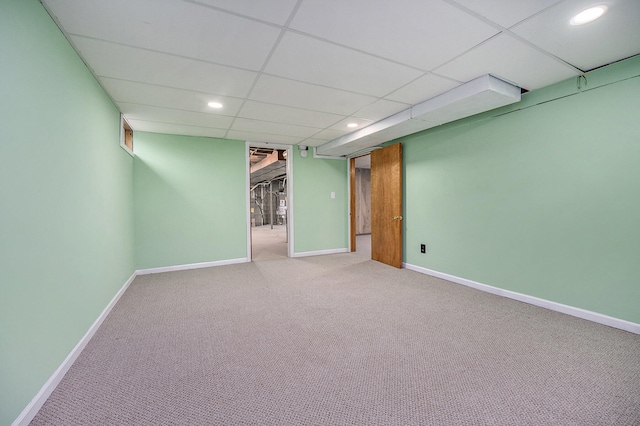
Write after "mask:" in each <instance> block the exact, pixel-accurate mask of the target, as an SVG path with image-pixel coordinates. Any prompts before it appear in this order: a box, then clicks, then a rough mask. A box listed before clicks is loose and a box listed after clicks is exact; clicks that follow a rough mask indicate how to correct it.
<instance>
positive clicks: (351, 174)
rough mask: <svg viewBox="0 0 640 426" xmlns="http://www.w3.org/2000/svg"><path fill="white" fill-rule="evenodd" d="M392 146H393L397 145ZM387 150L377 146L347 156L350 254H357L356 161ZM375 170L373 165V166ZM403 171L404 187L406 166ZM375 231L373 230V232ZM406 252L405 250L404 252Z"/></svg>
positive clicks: (402, 227) (402, 168)
mask: <svg viewBox="0 0 640 426" xmlns="http://www.w3.org/2000/svg"><path fill="white" fill-rule="evenodd" d="M395 143H402V142H399V141H398V142H395ZM395 143H394V144H392V145H395ZM382 148H385V147H384V146H376V147H373V148H371V149H368V150H366V152H363V151H360V152H358V153H357V155H353V156H347V159H348V160H349V161H348V162H347V165H348V166H347V180H348V183H347V188H348V199H349V206H348V208H347V223H348V228H349V230H348V244H349V246H348V247H349V251H350V252H355V251H356V249H357V247H356V237H355V233H356V225H355V221H356V218H355V204H356V200H355V198H356V197H355V190H356V188H355V186H356V182H355V159H356V158H358V157H363V156H365V155H371V153H372V152H373V151H376V150H378V149H382ZM371 167H372V168H373V165H372V166H371ZM400 170H401V177H400V178H401V179H402V181H403V186H404V166H402V167H401V168H400ZM403 192H404V188H403ZM402 198H403V201H402V205H401V207H400V208H401V212H402V213H404V197H402ZM371 207H372V208H373V205H371ZM404 223H405V222H404V220H401V224H402V225H401V229H402V238H403V240H404V226H405V225H404ZM372 231H373V230H372ZM371 244H372V247H371V249H372V252H373V241H372V243H371ZM403 249H404V241H403V243H402V250H403ZM403 251H404V250H403ZM402 257H404V253H401V258H402Z"/></svg>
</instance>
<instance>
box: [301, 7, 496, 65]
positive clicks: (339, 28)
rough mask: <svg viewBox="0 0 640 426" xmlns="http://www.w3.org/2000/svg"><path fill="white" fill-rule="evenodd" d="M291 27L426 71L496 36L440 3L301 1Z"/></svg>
mask: <svg viewBox="0 0 640 426" xmlns="http://www.w3.org/2000/svg"><path fill="white" fill-rule="evenodd" d="M291 27H292V28H294V29H297V30H300V31H302V32H305V33H309V34H313V35H316V36H319V37H322V38H325V39H327V40H331V41H334V42H336V43H340V44H342V45H345V46H349V47H353V48H355V49H360V50H362V51H365V52H368V53H373V54H376V55H379V56H382V57H384V58H389V59H392V60H395V61H398V62H401V63H403V64H407V65H411V66H414V67H417V68H420V69H422V70H425V71H428V70H431V69H433V68H435V67H437V66H438V65H441V64H442V63H444V62H446V61H448V60H450V59H452V58H454V57H456V56H457V55H459V54H461V53H463V52H464V51H466V50H467V49H470V48H471V47H473V46H475V45H477V44H479V43H481V42H482V41H483V40H486V39H487V38H489V37H491V36H493V35H495V34H496V33H497V32H498V30H496V29H495V28H493V27H492V26H491V25H488V24H486V23H484V22H482V21H481V20H479V19H477V18H475V17H473V16H471V15H469V14H466V13H464V12H463V11H461V10H460V9H458V8H457V7H455V6H452V5H450V4H448V3H446V2H444V1H441V0H429V1H415V0H396V1H389V0H352V1H343V0H305V1H304V2H303V3H302V5H301V6H300V9H299V10H298V12H297V14H296V16H295V17H294V19H293V21H292V22H291Z"/></svg>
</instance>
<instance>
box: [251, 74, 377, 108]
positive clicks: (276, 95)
mask: <svg viewBox="0 0 640 426" xmlns="http://www.w3.org/2000/svg"><path fill="white" fill-rule="evenodd" d="M249 99H252V100H255V101H262V102H267V103H273V104H278V105H284V106H289V107H294V108H302V109H307V110H314V111H322V112H328V113H333V114H338V115H351V114H352V113H353V112H354V111H357V110H359V109H360V108H362V107H364V106H365V105H368V104H370V103H371V102H373V101H374V100H375V99H376V98H374V97H372V96H367V95H360V94H357V93H351V92H346V91H343V90H337V89H331V88H328V87H321V86H316V85H313V84H307V83H300V82H297V81H292V80H287V79H284V78H279V77H273V76H269V75H262V76H261V77H260V79H259V80H258V82H257V83H256V86H255V87H254V88H253V91H252V92H251V94H250V96H249Z"/></svg>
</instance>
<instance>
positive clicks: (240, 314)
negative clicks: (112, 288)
mask: <svg viewBox="0 0 640 426" xmlns="http://www.w3.org/2000/svg"><path fill="white" fill-rule="evenodd" d="M32 424H33V425H52V424H53V425H129V424H137V425H172V424H192V425H581V426H583V425H616V426H618V425H639V424H640V336H639V335H635V334H631V333H628V332H624V331H620V330H617V329H613V328H609V327H606V326H602V325H598V324H595V323H591V322H588V321H585V320H581V319H577V318H574V317H570V316H567V315H563V314H559V313H555V312H551V311H548V310H545V309H542V308H538V307H535V306H531V305H527V304H524V303H520V302H517V301H514V300H510V299H505V298H501V297H498V296H495V295H491V294H487V293H483V292H480V291H477V290H474V289H470V288H466V287H463V286H460V285H457V284H452V283H449V282H446V281H443V280H439V279H436V278H432V277H429V276H425V275H422V274H418V273H416V272H413V271H409V270H397V269H394V268H391V267H387V266H385V265H382V264H379V263H377V262H373V261H370V260H368V258H367V257H366V256H364V255H361V254H340V255H330V256H318V257H309V258H296V259H278V260H270V261H264V262H253V263H247V264H238V265H229V266H222V267H216V268H208V269H200V270H192V271H182V272H170V273H164V274H156V275H146V276H139V277H137V278H136V279H135V281H134V282H133V283H132V284H131V286H130V288H129V289H128V290H127V291H126V293H125V294H124V295H123V297H122V298H121V299H120V301H119V302H118V303H117V305H116V306H115V308H114V309H113V311H112V312H111V314H110V315H109V316H108V318H107V319H106V320H105V322H104V323H103V325H102V327H101V328H100V329H99V330H98V332H97V333H96V334H95V336H94V338H93V339H92V340H91V341H90V342H89V344H88V345H87V347H86V348H85V350H84V351H83V352H82V353H81V354H80V356H79V357H78V359H77V361H76V362H75V364H74V365H73V366H72V368H71V369H70V370H69V372H68V373H67V375H66V376H65V377H64V379H63V380H62V382H61V383H60V385H59V386H58V388H57V389H56V390H55V391H54V392H53V394H52V395H51V397H50V398H49V400H48V401H47V402H46V403H45V405H44V406H43V407H42V409H41V410H40V412H39V413H38V415H37V416H36V418H35V419H34V420H33V422H32Z"/></svg>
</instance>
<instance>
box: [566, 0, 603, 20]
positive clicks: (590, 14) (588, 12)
mask: <svg viewBox="0 0 640 426" xmlns="http://www.w3.org/2000/svg"><path fill="white" fill-rule="evenodd" d="M607 9H608V7H607V6H606V5H604V4H600V5H598V6H593V7H590V8H588V9H585V10H583V11H582V12H580V13H578V14H577V15H576V16H574V17H573V18H571V21H569V23H570V24H571V25H584V24H588V23H589V22H593V21H595V20H596V19H598V18H600V17H601V16H602V15H604V14H605V13H606V11H607Z"/></svg>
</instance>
